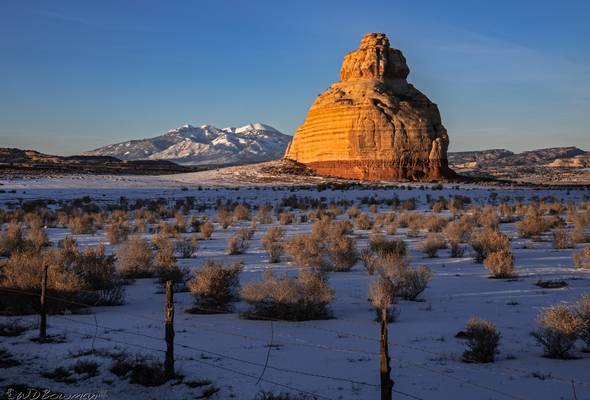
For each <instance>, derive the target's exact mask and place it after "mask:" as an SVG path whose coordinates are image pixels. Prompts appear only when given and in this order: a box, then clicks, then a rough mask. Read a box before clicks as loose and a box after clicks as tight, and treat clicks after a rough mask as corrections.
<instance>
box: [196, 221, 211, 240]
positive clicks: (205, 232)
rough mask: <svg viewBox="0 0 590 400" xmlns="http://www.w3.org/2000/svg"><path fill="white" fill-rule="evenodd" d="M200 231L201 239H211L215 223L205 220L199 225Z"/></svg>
mask: <svg viewBox="0 0 590 400" xmlns="http://www.w3.org/2000/svg"><path fill="white" fill-rule="evenodd" d="M199 232H200V234H201V239H203V240H209V239H211V235H212V234H213V224H212V223H211V222H209V221H205V222H203V223H202V224H201V225H200V226H199Z"/></svg>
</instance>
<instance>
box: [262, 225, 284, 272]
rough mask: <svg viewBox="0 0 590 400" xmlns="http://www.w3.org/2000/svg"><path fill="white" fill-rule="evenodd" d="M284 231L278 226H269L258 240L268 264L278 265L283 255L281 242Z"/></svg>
mask: <svg viewBox="0 0 590 400" xmlns="http://www.w3.org/2000/svg"><path fill="white" fill-rule="evenodd" d="M284 239H285V231H284V230H283V229H282V228H281V227H278V226H271V227H270V228H268V229H267V231H266V233H265V234H264V235H262V238H261V239H260V241H261V243H262V248H263V249H264V251H265V252H266V254H268V262H270V263H278V262H279V261H280V260H281V255H282V254H283V240H284Z"/></svg>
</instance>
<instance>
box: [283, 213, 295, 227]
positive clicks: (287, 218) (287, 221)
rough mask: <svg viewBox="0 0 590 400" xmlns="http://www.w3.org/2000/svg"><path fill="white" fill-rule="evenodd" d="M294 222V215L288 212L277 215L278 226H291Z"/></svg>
mask: <svg viewBox="0 0 590 400" xmlns="http://www.w3.org/2000/svg"><path fill="white" fill-rule="evenodd" d="M294 222H295V214H293V213H289V212H282V213H280V214H279V224H281V225H291V224H292V223H294Z"/></svg>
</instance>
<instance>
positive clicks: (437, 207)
mask: <svg viewBox="0 0 590 400" xmlns="http://www.w3.org/2000/svg"><path fill="white" fill-rule="evenodd" d="M431 209H432V212H434V213H440V212H442V211H444V210H446V209H447V201H446V200H445V199H441V200H438V201H435V202H434V203H432V206H431Z"/></svg>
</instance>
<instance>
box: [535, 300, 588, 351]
mask: <svg viewBox="0 0 590 400" xmlns="http://www.w3.org/2000/svg"><path fill="white" fill-rule="evenodd" d="M537 322H538V324H539V328H538V329H537V331H535V332H532V335H533V337H534V338H535V339H537V342H539V344H540V345H541V346H543V349H544V350H545V356H547V357H549V358H561V359H563V358H570V357H571V350H572V349H573V348H574V346H575V344H576V340H577V339H578V333H579V332H580V329H581V328H582V327H583V322H582V321H581V320H580V319H579V318H578V317H577V316H576V315H575V313H574V312H573V311H572V310H571V308H570V307H568V306H566V305H563V304H560V305H556V306H552V307H550V308H548V309H546V310H543V311H542V312H541V313H540V314H539V316H538V318H537Z"/></svg>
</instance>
